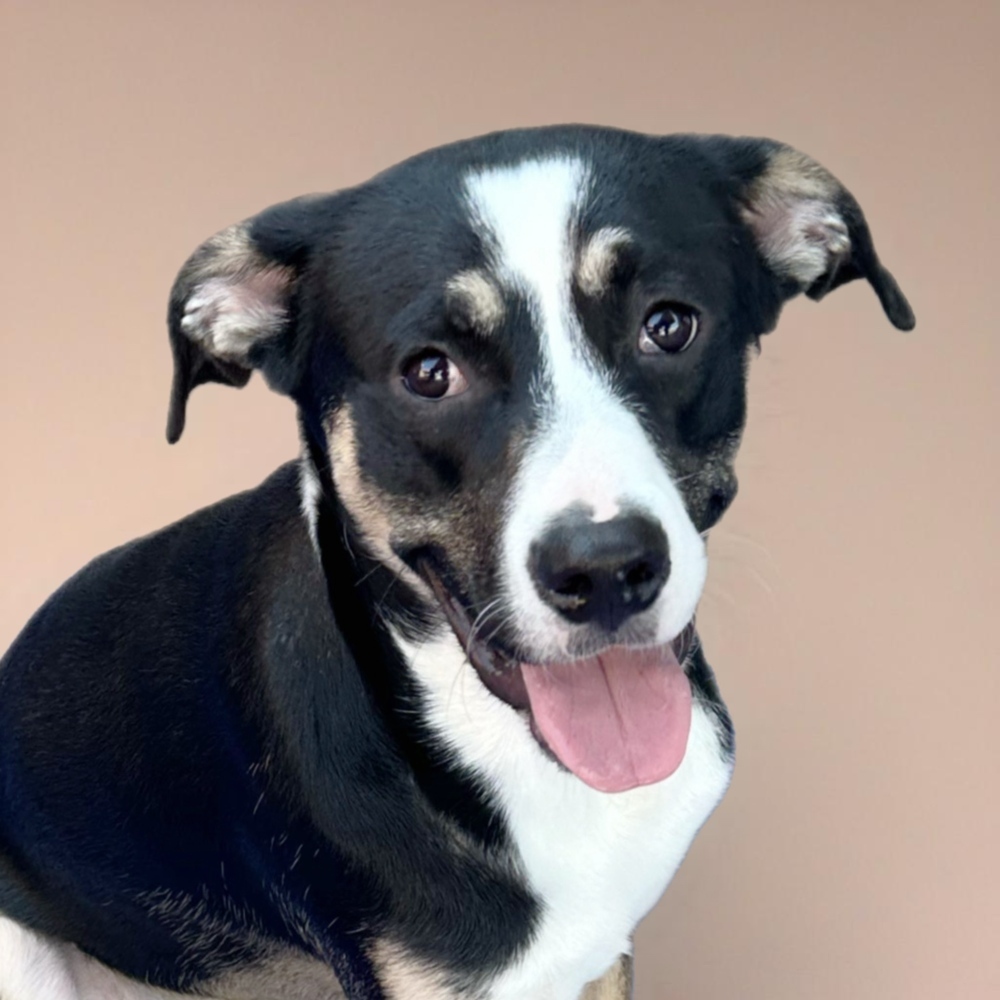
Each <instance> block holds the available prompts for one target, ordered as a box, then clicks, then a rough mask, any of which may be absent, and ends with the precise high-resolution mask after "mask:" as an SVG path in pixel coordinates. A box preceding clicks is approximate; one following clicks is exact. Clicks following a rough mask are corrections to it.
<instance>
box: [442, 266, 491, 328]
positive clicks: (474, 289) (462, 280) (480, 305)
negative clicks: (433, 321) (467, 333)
mask: <svg viewBox="0 0 1000 1000" xmlns="http://www.w3.org/2000/svg"><path fill="white" fill-rule="evenodd" d="M445 291H446V292H447V293H448V295H449V296H450V297H453V298H454V299H456V300H458V302H459V303H461V305H462V306H463V307H464V308H465V309H466V310H467V311H468V313H469V319H470V320H471V321H472V324H473V326H474V327H475V328H476V330H477V332H479V333H490V332H491V331H493V330H495V329H496V328H497V327H498V326H499V325H500V322H501V320H502V319H503V313H504V305H503V296H502V295H501V294H500V289H499V288H497V286H496V285H495V284H494V283H493V282H492V281H491V280H490V279H489V278H488V277H487V276H486V275H485V274H484V273H483V272H482V271H475V270H473V271H461V272H459V273H458V274H456V275H455V276H454V277H452V278H450V279H449V280H448V283H447V284H446V285H445Z"/></svg>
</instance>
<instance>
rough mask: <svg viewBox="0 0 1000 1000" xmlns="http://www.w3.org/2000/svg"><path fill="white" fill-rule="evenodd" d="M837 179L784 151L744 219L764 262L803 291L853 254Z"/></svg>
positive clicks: (750, 198)
mask: <svg viewBox="0 0 1000 1000" xmlns="http://www.w3.org/2000/svg"><path fill="white" fill-rule="evenodd" d="M839 191H840V184H839V182H838V181H837V179H836V178H835V177H834V176H833V175H832V174H831V173H830V172H829V171H827V170H826V169H825V168H824V167H821V166H820V165H819V164H818V163H816V161H815V160H812V159H810V158H809V157H808V156H806V155H805V154H803V153H800V152H799V151H798V150H795V149H789V148H788V147H784V148H782V149H779V150H778V151H777V152H776V153H775V154H774V155H773V156H772V157H771V161H770V163H769V164H768V167H767V169H766V170H765V171H764V173H763V174H761V176H760V177H758V178H757V180H756V181H754V182H753V184H751V186H750V188H749V190H748V191H747V196H746V200H745V203H744V205H743V210H742V215H743V220H744V222H746V223H747V225H748V226H750V228H751V229H752V230H753V231H754V233H755V235H756V237H757V243H758V245H759V246H760V250H761V253H762V254H763V255H764V259H765V260H767V262H768V263H769V264H770V265H771V266H772V267H773V268H774V269H775V270H776V271H777V272H778V273H779V274H782V275H785V276H786V277H789V278H793V279H795V280H796V281H798V282H800V283H801V284H802V285H803V286H805V285H808V284H810V283H811V282H813V281H815V280H816V279H817V278H818V277H819V276H820V275H821V274H823V273H824V271H826V270H827V268H828V267H829V266H830V264H831V262H832V261H833V260H834V259H835V258H837V257H841V256H845V255H846V254H848V253H849V252H850V249H851V241H850V237H849V235H848V232H847V225H846V223H845V222H844V220H843V219H842V218H841V216H840V214H839V212H838V211H837V208H836V201H835V199H836V196H837V193H838V192H839Z"/></svg>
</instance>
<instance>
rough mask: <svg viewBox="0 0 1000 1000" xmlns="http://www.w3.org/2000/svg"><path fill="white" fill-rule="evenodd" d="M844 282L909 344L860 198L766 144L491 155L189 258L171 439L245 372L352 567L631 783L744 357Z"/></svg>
mask: <svg viewBox="0 0 1000 1000" xmlns="http://www.w3.org/2000/svg"><path fill="white" fill-rule="evenodd" d="M859 277H863V278H865V279H867V280H868V281H869V282H870V283H871V285H872V287H873V288H874V290H875V292H876V293H877V295H878V297H879V299H880V300H881V302H882V305H883V308H884V309H885V312H886V314H887V315H888V317H889V319H890V320H891V321H892V322H893V323H894V324H895V325H896V326H897V327H899V328H901V329H909V328H911V327H912V326H913V315H912V313H911V311H910V308H909V306H908V305H907V303H906V300H905V298H904V297H903V295H902V293H901V292H900V290H899V288H898V287H897V285H896V283H895V281H894V280H893V278H892V276H891V275H890V274H889V273H888V272H887V271H886V270H885V269H884V268H883V267H882V266H881V264H880V263H879V260H878V258H877V256H876V254H875V251H874V248H873V245H872V240H871V237H870V235H869V231H868V227H867V225H866V223H865V219H864V216H863V215H862V212H861V210H860V208H859V207H858V205H857V203H856V202H855V200H854V199H853V197H852V196H851V195H850V194H849V193H848V192H847V191H846V190H845V189H844V188H843V187H842V186H841V185H840V184H839V183H838V182H837V181H836V180H835V179H834V178H833V177H832V176H831V175H830V174H829V173H828V172H827V171H826V170H824V169H823V168H822V167H820V166H819V165H818V164H816V163H815V162H813V161H812V160H810V159H808V158H807V157H805V156H803V155H802V154H800V153H798V152H796V151H794V150H792V149H790V148H788V147H786V146H783V145H780V144H778V143H775V142H771V141H766V140H756V139H729V138H723V137H694V136H672V137H665V138H659V137H649V136H642V135H636V134H632V133H625V132H619V131H614V130H608V129H598V128H583V127H566V128H551V129H540V130H528V131H519V132H509V133H500V134H496V135H492V136H487V137H484V138H480V139H475V140H471V141H468V142H463V143H459V144H457V145H454V146H449V147H445V148H442V149H439V150H434V151H431V152H429V153H426V154H423V155H421V156H418V157H416V158H414V159H412V160H409V161H407V162H405V163H403V164H402V165H400V166H398V167H396V168H394V169H392V170H390V171H388V172H386V173H384V174H382V175H380V176H378V177H376V178H375V179H374V180H372V181H371V182H369V183H368V184H365V185H363V186H360V187H358V188H354V189H352V190H348V191H344V192H340V193H336V194H332V195H328V196H314V197H309V198H304V199H299V200H296V201H292V202H288V203H286V204H283V205H279V206H276V207H274V208H271V209H268V210H267V211H265V212H263V213H262V214H260V215H258V216H256V217H255V218H252V219H250V220H248V221H246V222H243V223H240V224H238V225H236V226H233V227H231V228H230V229H227V230H225V231H224V232H222V233H220V234H219V235H217V236H215V237H213V238H212V239H210V240H209V241H208V242H206V243H205V244H204V245H203V246H202V247H200V248H199V249H198V250H197V251H196V252H195V253H194V255H193V256H192V257H191V259H190V260H189V261H188V263H187V264H186V265H185V267H184V268H183V270H182V271H181V274H180V276H179V277H178V279H177V283H176V285H175V287H174V291H173V296H172V299H171V307H170V331H171V338H172V345H173V351H174V357H175V361H176V375H175V381H174V389H173V398H172V405H171V414H170V421H169V428H168V437H169V439H170V440H171V441H174V440H176V439H177V438H178V437H179V435H180V433H181V430H182V428H183V424H184V411H185V403H186V400H187V396H188V393H189V392H190V390H191V389H192V387H194V386H195V385H198V384H199V383H201V382H206V381H218V382H225V383H229V384H232V385H242V384H244V383H245V382H246V380H247V379H248V378H249V376H250V373H251V371H252V370H253V369H254V368H260V369H261V370H262V372H263V373H264V375H265V377H266V378H267V379H268V381H269V383H270V384H271V385H272V386H273V387H274V388H276V389H278V390H279V391H281V392H285V393H287V394H289V395H290V396H292V397H293V398H294V399H295V401H296V403H297V404H298V406H299V410H300V414H301V421H302V426H303V428H304V431H305V434H306V437H307V439H308V441H309V444H310V446H311V448H312V453H313V454H314V455H316V454H319V455H321V456H323V458H322V462H321V464H324V465H326V466H327V468H326V469H316V470H314V471H315V473H316V475H317V480H316V481H317V482H320V483H322V482H324V481H326V482H328V484H329V486H328V488H329V489H332V491H333V492H334V493H335V495H336V501H337V503H338V504H339V505H340V509H341V510H342V512H343V516H344V517H345V518H346V519H347V521H348V522H349V529H350V532H351V534H352V536H353V539H354V541H355V542H356V543H358V548H360V549H361V550H366V551H367V554H368V555H370V556H371V557H373V558H374V559H376V560H378V561H380V562H381V563H383V564H384V565H386V566H388V567H390V568H391V569H392V570H393V572H394V573H395V574H397V575H398V577H400V578H401V579H402V580H403V581H405V582H406V583H407V584H408V585H409V586H410V587H411V588H412V589H413V591H414V592H415V593H416V594H417V595H419V598H420V599H422V600H424V601H425V602H426V603H427V604H428V606H430V607H432V608H433V609H434V614H433V615H432V616H431V619H432V620H435V616H436V622H437V625H436V626H435V627H437V628H438V629H446V628H447V627H449V626H450V628H451V629H452V630H453V631H454V632H455V633H456V636H457V638H458V640H459V641H460V642H461V643H462V644H463V645H464V646H465V647H466V649H467V651H468V653H469V656H470V659H471V661H472V663H473V665H474V666H475V668H476V670H477V671H478V674H479V676H480V677H481V678H482V680H483V682H484V684H486V686H487V687H488V688H489V689H490V690H491V691H492V692H493V694H494V695H496V696H497V697H498V698H500V699H502V700H504V701H506V702H508V703H509V704H511V705H513V706H514V707H515V708H519V709H522V710H528V709H530V714H531V717H532V722H533V725H534V728H535V731H536V734H537V736H538V738H539V740H540V741H542V742H544V743H546V744H547V745H548V746H549V748H550V749H551V750H552V751H553V752H554V753H555V754H556V756H557V757H559V759H560V760H562V761H563V763H564V764H566V765H567V766H568V767H569V768H570V769H571V770H573V771H575V772H576V773H578V774H579V775H580V776H581V777H583V778H584V780H587V781H588V782H590V783H591V784H593V785H595V786H596V787H599V788H604V789H606V790H616V789H620V788H625V787H630V786H631V785H634V784H642V783H647V782H649V781H655V780H658V779H659V778H661V777H663V776H665V775H666V774H669V773H670V772H671V770H672V769H673V768H676V766H677V765H678V764H679V761H680V756H678V755H679V754H680V755H681V756H682V755H683V739H684V738H686V732H687V731H686V728H685V726H684V722H683V719H684V711H685V709H684V704H683V703H684V699H685V697H689V694H687V695H685V692H686V691H687V687H686V682H684V681H683V674H682V673H681V671H680V670H679V668H677V666H676V664H677V662H678V661H683V658H684V657H683V648H682V647H683V646H684V644H685V642H686V640H687V639H688V638H689V636H690V628H689V626H690V623H691V622H692V619H693V617H694V613H695V608H696V606H697V604H698V600H699V597H700V595H701V591H702V586H703V583H704V580H705V570H706V562H705V547H704V541H703V538H704V535H705V533H706V532H707V531H708V530H709V529H710V528H711V527H712V525H713V524H715V523H716V521H717V520H718V519H719V517H720V516H721V515H722V514H723V512H724V511H725V510H726V508H727V507H728V505H729V504H730V502H731V500H732V499H733V496H734V495H735V492H736V478H735V476H734V472H733V459H734V455H735V452H736V448H737V445H738V443H739V439H740V433H741V430H742V427H743V423H744V415H745V370H746V365H747V361H748V358H749V356H750V352H751V349H752V348H753V347H754V346H755V345H756V344H757V343H758V339H759V337H760V336H761V335H762V334H764V333H766V332H768V331H769V330H771V329H772V327H773V326H774V324H775V322H776V320H777V317H778V313H779V311H780V308H781V306H782V304H783V303H784V302H785V301H786V300H787V299H789V298H790V297H792V296H794V295H796V294H798V293H800V292H805V293H806V294H807V295H809V296H810V297H812V298H815V299H819V298H821V297H822V296H823V295H825V294H826V293H827V292H828V291H830V290H831V289H833V288H836V287H837V286H838V285H840V284H843V283H844V282H847V281H851V280H853V279H854V278H859ZM324 477H325V478H324ZM445 622H447V623H448V624H447V625H446V624H445ZM609 699H610V700H609ZM594 706H596V707H594ZM609 708H614V711H613V712H612V711H609ZM588 713H589V714H588ZM595 713H596V714H595ZM602 713H603V715H602ZM671 713H673V715H671ZM591 715H592V716H593V718H591V717H590V716H591ZM608 715H613V716H615V717H616V718H615V720H614V721H613V722H608V721H606V720H605V721H603V722H601V721H600V720H599V719H598V716H601V718H603V717H604V716H608ZM582 718H586V719H588V722H587V725H586V736H585V737H584V736H581V735H579V733H578V732H577V730H579V729H580V726H581V722H580V720H581V719H582ZM665 718H666V719H668V720H669V719H670V718H676V719H677V720H679V721H678V723H677V725H676V726H674V727H673V729H674V730H675V732H674V737H673V739H672V741H671V739H669V738H665V737H663V736H662V735H661V732H662V731H663V730H664V729H665V728H670V727H669V726H667V727H664V719H665ZM602 727H603V728H602ZM612 730H613V731H612ZM677 744H679V747H678V745H677Z"/></svg>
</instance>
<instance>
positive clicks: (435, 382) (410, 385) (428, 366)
mask: <svg viewBox="0 0 1000 1000" xmlns="http://www.w3.org/2000/svg"><path fill="white" fill-rule="evenodd" d="M403 384H404V385H405V386H406V388H407V389H409V390H410V392H412V393H413V394H414V395H415V396H422V397H423V398H424V399H443V398H444V397H445V396H457V395H459V394H460V393H463V392H465V390H466V389H468V388H469V383H468V382H467V381H466V378H465V376H464V375H463V374H462V372H461V369H460V368H459V367H458V365H456V364H455V362H454V361H452V360H451V358H449V357H448V355H447V354H442V353H441V352H440V351H425V352H424V353H423V354H419V355H417V357H415V358H413V359H411V360H410V361H408V362H407V363H406V366H405V367H404V368H403Z"/></svg>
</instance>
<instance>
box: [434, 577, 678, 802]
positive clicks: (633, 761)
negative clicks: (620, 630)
mask: <svg viewBox="0 0 1000 1000" xmlns="http://www.w3.org/2000/svg"><path fill="white" fill-rule="evenodd" d="M418 572H419V573H420V575H421V577H422V578H423V579H424V580H425V582H426V583H427V585H428V587H429V588H430V589H431V591H432V592H433V594H434V596H435V598H436V600H437V603H438V604H439V606H440V608H441V610H442V612H443V614H444V616H445V618H446V619H447V621H448V624H449V625H450V626H451V629H452V631H453V632H454V635H455V638H456V639H457V641H458V643H459V645H460V646H461V647H462V649H463V650H465V653H466V655H467V657H468V659H469V662H470V663H471V664H472V666H473V668H474V669H475V671H476V673H477V674H478V676H479V679H480V680H481V681H482V683H483V685H484V686H485V687H486V689H487V690H488V691H489V692H490V693H491V694H492V695H493V696H494V697H496V698H498V699H499V700H500V701H502V702H504V703H505V704H507V705H510V706H511V707H512V708H514V709H515V710H517V711H518V712H520V713H522V714H524V715H525V716H526V717H527V720H528V722H529V725H530V729H531V733H532V735H533V736H534V738H535V740H536V741H537V742H538V744H539V746H540V747H541V748H542V750H543V751H544V752H545V753H546V754H547V755H548V756H549V757H551V758H552V759H553V760H555V761H556V762H557V763H558V764H559V765H560V766H561V767H563V768H565V769H567V770H570V771H572V772H573V773H575V774H576V775H577V776H578V777H580V778H581V779H582V780H583V781H585V782H586V783H587V784H589V785H591V786H592V787H594V788H597V789H598V790H600V791H604V792H619V791H626V790H628V789H630V788H634V787H636V786H638V785H645V784H652V783H654V782H656V781H660V780H663V779H664V778H666V777H669V775H670V774H672V773H673V771H674V770H676V769H677V767H678V766H680V763H681V761H682V759H683V756H684V750H685V747H686V742H687V734H688V728H689V726H690V686H689V684H688V681H687V678H686V676H685V674H684V664H685V662H686V660H687V658H688V656H689V654H690V653H691V651H692V650H693V648H694V646H695V643H696V641H697V636H696V633H695V629H694V622H693V621H692V622H690V623H689V624H688V625H687V626H686V627H685V628H684V629H683V630H682V631H681V632H680V634H679V635H677V636H676V637H675V638H674V639H673V640H671V641H670V642H667V643H662V644H660V645H651V644H648V643H646V644H642V643H629V642H623V641H621V640H619V641H615V639H616V638H617V637H614V636H613V637H611V638H610V640H609V641H606V642H604V643H603V644H602V643H600V642H599V641H594V640H591V641H589V642H588V643H587V649H586V652H585V654H584V655H580V654H578V655H576V656H572V657H570V658H568V659H565V660H562V661H555V660H553V659H551V658H544V659H543V658H538V659H537V660H536V659H535V658H533V657H531V656H530V654H528V655H527V656H526V655H525V654H524V653H523V652H521V651H518V652H517V653H514V652H513V651H510V650H507V649H505V648H503V647H502V646H501V645H500V644H499V643H496V642H487V641H484V640H483V639H482V638H481V637H480V636H478V635H477V634H475V631H474V629H473V619H472V616H471V614H470V612H469V610H468V609H467V607H466V605H465V603H464V601H463V600H462V599H461V598H460V597H458V596H457V595H456V594H455V593H453V592H452V591H451V590H450V589H449V588H448V587H447V586H446V585H445V583H444V581H443V579H442V576H441V575H440V574H439V573H438V571H437V570H436V568H435V566H434V565H433V564H432V563H431V562H430V560H423V561H421V562H419V563H418Z"/></svg>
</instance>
